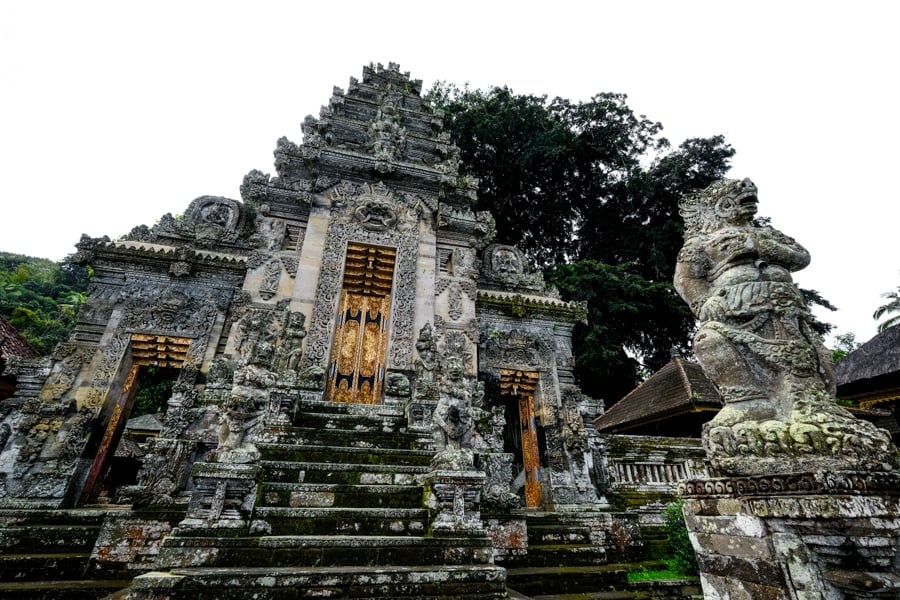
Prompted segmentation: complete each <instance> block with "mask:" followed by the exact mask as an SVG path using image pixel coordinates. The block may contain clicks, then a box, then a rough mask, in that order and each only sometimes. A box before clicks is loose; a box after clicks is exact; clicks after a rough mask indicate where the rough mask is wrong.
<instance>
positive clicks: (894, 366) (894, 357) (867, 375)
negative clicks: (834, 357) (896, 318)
mask: <svg viewBox="0 0 900 600" xmlns="http://www.w3.org/2000/svg"><path fill="white" fill-rule="evenodd" d="M897 372H900V326H897V327H888V328H887V329H885V330H884V331H882V332H881V333H879V334H878V335H876V336H875V337H873V338H872V339H871V340H869V341H868V342H866V343H865V344H863V345H862V346H860V347H859V348H857V349H856V350H854V351H853V352H851V353H850V354H848V355H847V356H845V357H844V358H843V359H841V361H840V362H839V363H837V365H835V368H834V375H835V378H836V379H837V383H838V385H839V386H844V385H848V384H851V383H854V382H857V381H859V380H862V379H872V378H874V377H880V376H882V375H890V374H892V373H897Z"/></svg>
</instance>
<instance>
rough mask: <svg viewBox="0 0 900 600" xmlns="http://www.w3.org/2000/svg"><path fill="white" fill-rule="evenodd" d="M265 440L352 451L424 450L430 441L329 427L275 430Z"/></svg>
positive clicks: (269, 432) (282, 428)
mask: <svg viewBox="0 0 900 600" xmlns="http://www.w3.org/2000/svg"><path fill="white" fill-rule="evenodd" d="M264 436H265V440H266V441H267V442H274V443H279V444H300V445H317V446H346V447H349V448H405V449H409V450H422V449H425V448H423V445H425V444H426V443H427V441H423V439H422V438H421V436H419V435H417V434H413V433H404V432H385V431H358V430H354V429H333V428H327V427H296V426H294V427H287V426H284V427H271V428H269V429H268V430H266V432H265V434H264Z"/></svg>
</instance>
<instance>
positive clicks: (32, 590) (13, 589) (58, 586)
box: [0, 579, 131, 600]
mask: <svg viewBox="0 0 900 600" xmlns="http://www.w3.org/2000/svg"><path fill="white" fill-rule="evenodd" d="M130 584H131V580H130V579H125V580H120V579H84V580H81V579H79V580H75V581H50V580H48V581H24V582H16V583H0V598H15V599H16V600H97V598H104V597H106V596H108V595H109V594H112V593H114V592H116V591H118V590H122V589H124V588H127V587H128V586H129V585H130Z"/></svg>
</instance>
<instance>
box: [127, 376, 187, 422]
mask: <svg viewBox="0 0 900 600" xmlns="http://www.w3.org/2000/svg"><path fill="white" fill-rule="evenodd" d="M177 378H178V370H177V369H173V368H170V367H156V366H153V365H150V366H148V367H145V368H143V369H141V373H140V378H139V379H138V391H137V394H136V396H135V399H134V407H133V408H132V410H131V417H132V418H133V417H139V416H141V415H146V414H157V413H163V412H165V410H166V403H167V402H168V400H169V398H170V397H171V396H172V388H173V387H174V386H175V380H176V379H177Z"/></svg>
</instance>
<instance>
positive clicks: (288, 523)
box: [254, 506, 428, 536]
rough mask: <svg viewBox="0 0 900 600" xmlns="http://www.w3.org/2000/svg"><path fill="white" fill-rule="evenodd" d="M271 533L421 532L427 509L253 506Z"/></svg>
mask: <svg viewBox="0 0 900 600" xmlns="http://www.w3.org/2000/svg"><path fill="white" fill-rule="evenodd" d="M254 518H255V519H262V520H264V521H265V522H267V523H269V524H270V525H271V526H272V534H274V535H336V536H339V535H363V536H366V535H387V536H392V535H393V536H396V535H413V536H419V535H424V534H425V532H426V531H427V529H428V511H426V510H425V509H421V508H420V509H409V508H288V507H270V506H261V507H257V508H256V510H255V511H254Z"/></svg>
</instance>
